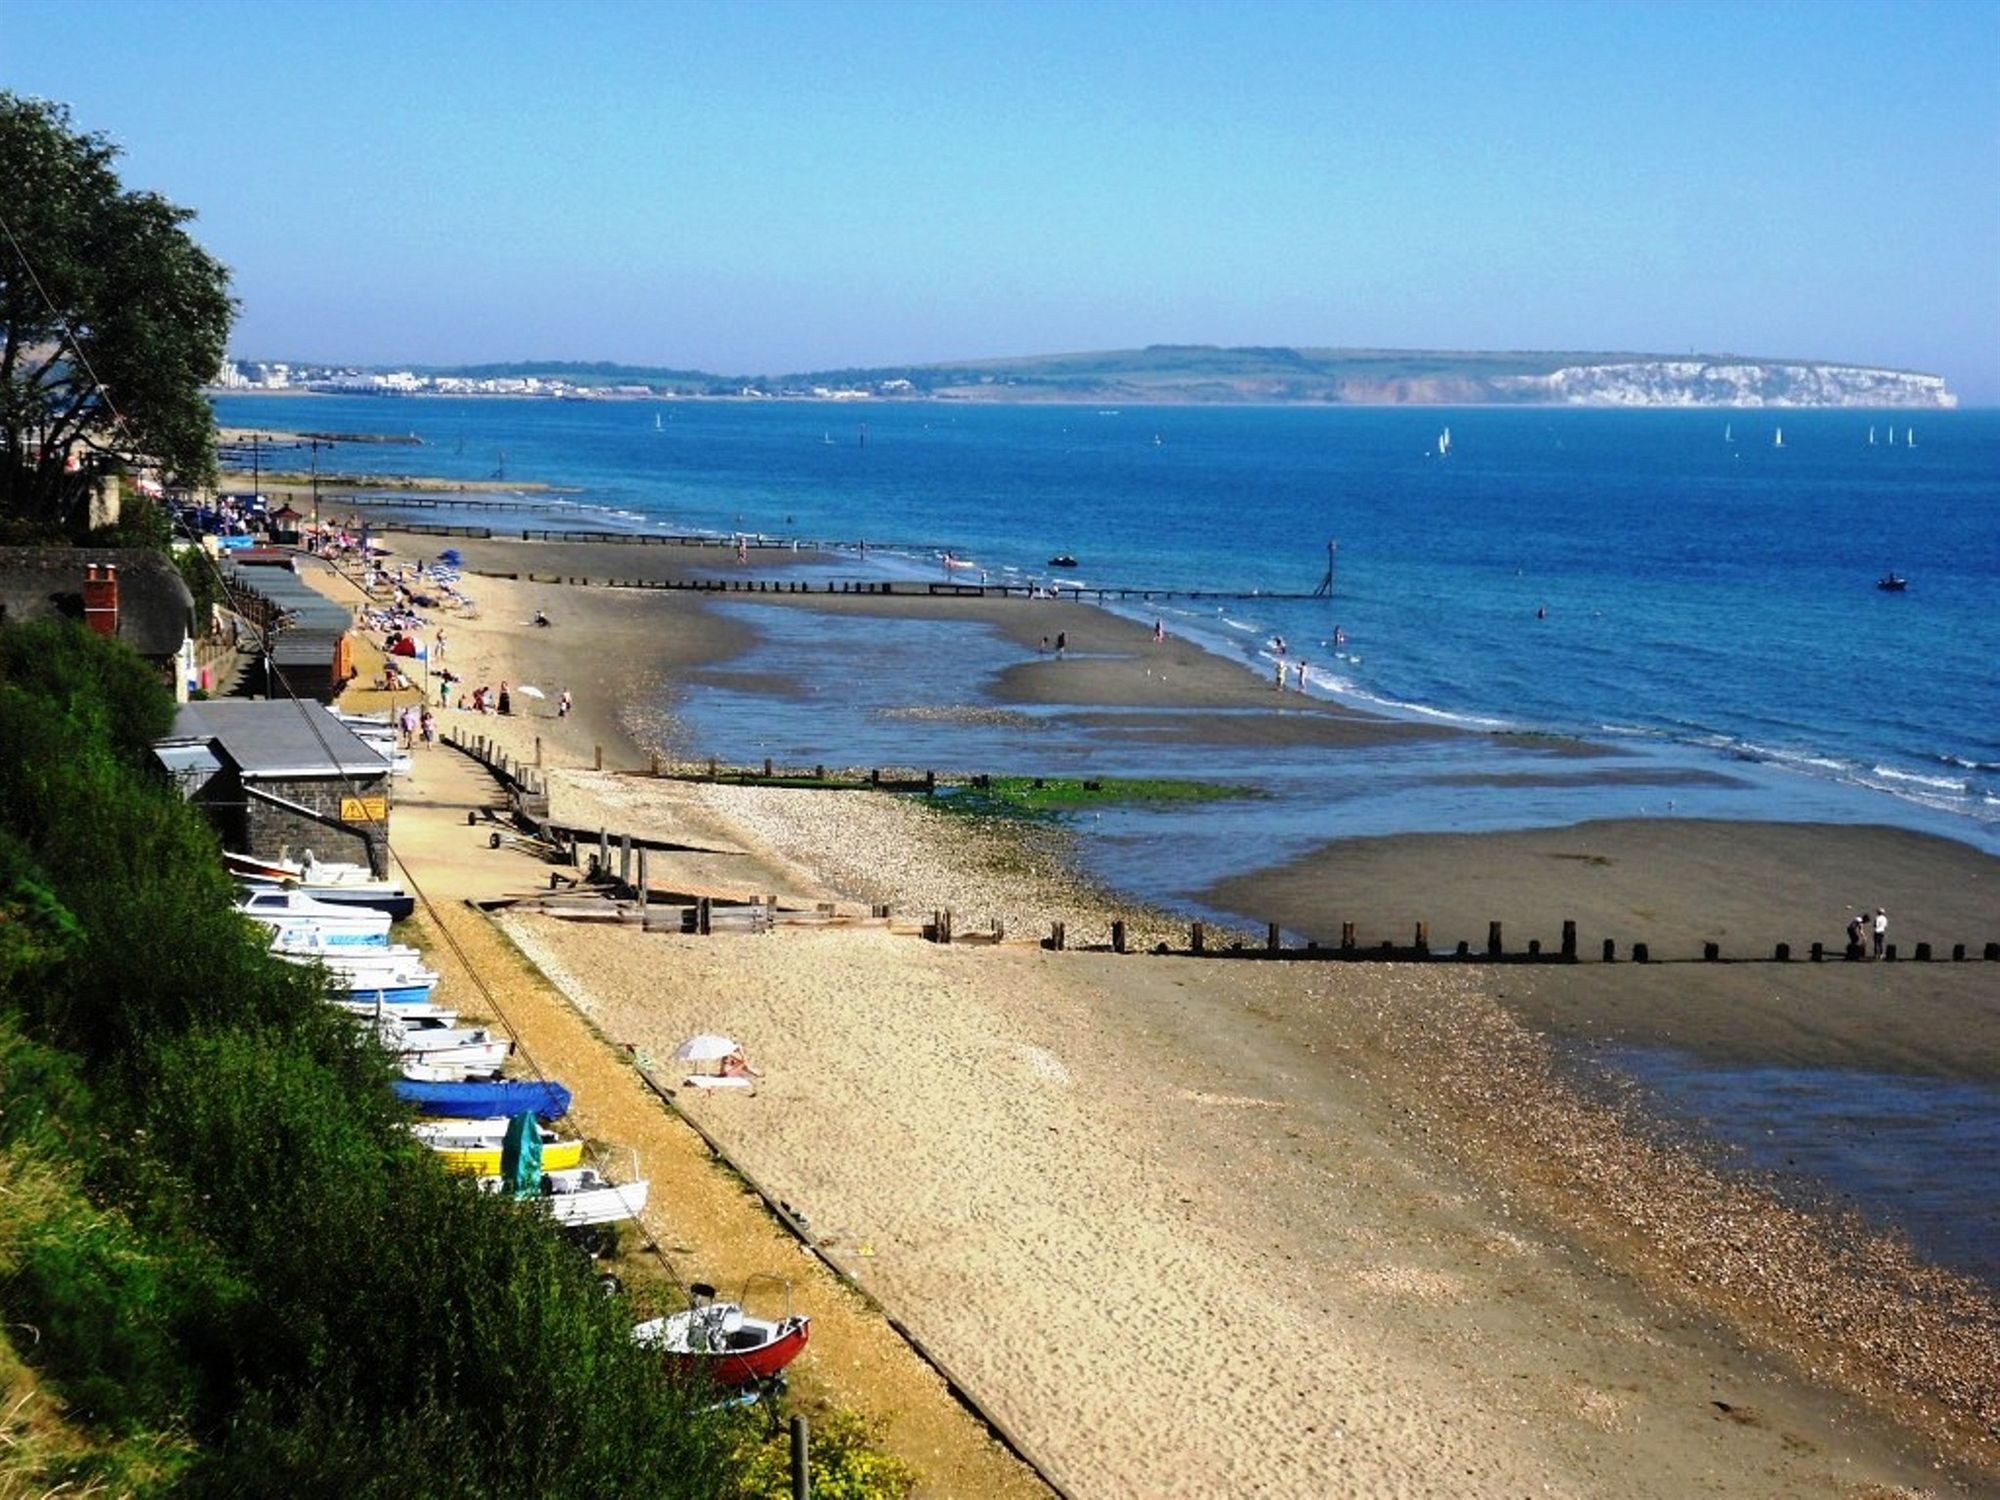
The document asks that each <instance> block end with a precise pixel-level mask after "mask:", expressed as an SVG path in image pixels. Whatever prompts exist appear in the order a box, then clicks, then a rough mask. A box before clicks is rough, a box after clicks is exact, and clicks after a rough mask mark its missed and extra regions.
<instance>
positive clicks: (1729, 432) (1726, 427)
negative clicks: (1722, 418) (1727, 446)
mask: <svg viewBox="0 0 2000 1500" xmlns="http://www.w3.org/2000/svg"><path fill="white" fill-rule="evenodd" d="M1722 440H1723V442H1725V443H1733V442H1735V441H1736V433H1735V431H1734V429H1733V428H1732V427H1731V425H1730V424H1729V423H1727V422H1724V423H1723V424H1722Z"/></svg>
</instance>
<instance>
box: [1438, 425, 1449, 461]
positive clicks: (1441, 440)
mask: <svg viewBox="0 0 2000 1500" xmlns="http://www.w3.org/2000/svg"><path fill="white" fill-rule="evenodd" d="M1438 457H1439V458H1450V457H1451V429H1450V428H1449V427H1447V428H1445V430H1444V431H1443V432H1440V433H1439V434H1438Z"/></svg>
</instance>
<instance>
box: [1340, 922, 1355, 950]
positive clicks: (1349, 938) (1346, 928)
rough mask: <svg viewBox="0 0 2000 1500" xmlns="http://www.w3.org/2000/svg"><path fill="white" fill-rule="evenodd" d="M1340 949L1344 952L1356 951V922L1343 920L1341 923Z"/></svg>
mask: <svg viewBox="0 0 2000 1500" xmlns="http://www.w3.org/2000/svg"><path fill="white" fill-rule="evenodd" d="M1340 951H1341V952H1342V953H1352V952H1353V951H1354V924H1353V923H1352V922H1342V923H1341V924H1340Z"/></svg>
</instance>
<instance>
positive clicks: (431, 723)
mask: <svg viewBox="0 0 2000 1500" xmlns="http://www.w3.org/2000/svg"><path fill="white" fill-rule="evenodd" d="M417 733H418V735H420V736H421V737H422V740H423V743H424V744H425V745H426V746H430V745H435V744H436V743H437V737H438V726H437V720H436V719H434V718H432V717H431V711H430V709H429V708H428V707H426V708H425V709H424V711H423V713H422V715H421V716H420V717H419V718H418V719H417Z"/></svg>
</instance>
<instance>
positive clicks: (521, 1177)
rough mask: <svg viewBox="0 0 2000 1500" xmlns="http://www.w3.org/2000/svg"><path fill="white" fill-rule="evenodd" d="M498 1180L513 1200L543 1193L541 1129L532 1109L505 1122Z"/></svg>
mask: <svg viewBox="0 0 2000 1500" xmlns="http://www.w3.org/2000/svg"><path fill="white" fill-rule="evenodd" d="M488 1139H491V1137H488ZM500 1181H501V1182H502V1184H504V1190H505V1191H506V1192H507V1193H509V1194H510V1195H512V1196H513V1197H516V1198H533V1197H535V1196H536V1195H537V1194H539V1193H540V1192H541V1190H542V1127H541V1123H540V1122H539V1121H538V1120H536V1118H535V1116H534V1112H533V1111H532V1110H524V1111H522V1112H521V1113H520V1114H518V1115H516V1116H514V1118H513V1119H511V1120H509V1121H508V1122H507V1138H506V1139H505V1140H503V1141H502V1142H501V1143H500Z"/></svg>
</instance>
